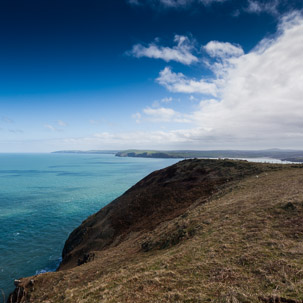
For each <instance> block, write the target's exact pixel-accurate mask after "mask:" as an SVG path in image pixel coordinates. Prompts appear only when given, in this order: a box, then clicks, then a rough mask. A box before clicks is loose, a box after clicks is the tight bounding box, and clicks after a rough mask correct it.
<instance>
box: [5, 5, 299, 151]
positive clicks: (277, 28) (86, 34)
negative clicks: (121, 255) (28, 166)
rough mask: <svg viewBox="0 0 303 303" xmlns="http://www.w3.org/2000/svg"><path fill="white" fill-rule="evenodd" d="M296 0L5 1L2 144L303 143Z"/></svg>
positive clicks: (29, 147)
mask: <svg viewBox="0 0 303 303" xmlns="http://www.w3.org/2000/svg"><path fill="white" fill-rule="evenodd" d="M302 8H303V4H302V1H296V0H292V1H290V0H289V1H282V0H272V1H261V0H241V1H236V0H115V1H112V0H104V1H99V0H86V1H67V0H60V1H59V0H52V1H51V0H45V1H40V0H39V1H38V0H28V1H21V0H9V1H8V0H7V1H1V2H0V41H1V42H0V43H1V47H0V152H49V151H54V150H60V149H83V150H87V149H126V148H142V149H146V148H153V149H218V148H220V149H221V148H225V149H248V148H272V147H280V148H303V146H302V143H301V142H303V141H302V140H301V139H302V127H303V126H302V123H301V121H303V120H302V118H303V104H302V102H303V100H302V99H303V93H302V88H301V87H302V84H301V83H302V81H303V67H302V64H303V57H302V54H303V41H302V37H303V29H302V27H303V25H302V24H303V17H302Z"/></svg>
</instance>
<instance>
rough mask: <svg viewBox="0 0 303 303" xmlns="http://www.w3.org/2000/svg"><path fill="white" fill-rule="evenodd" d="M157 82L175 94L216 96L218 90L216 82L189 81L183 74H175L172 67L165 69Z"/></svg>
mask: <svg viewBox="0 0 303 303" xmlns="http://www.w3.org/2000/svg"><path fill="white" fill-rule="evenodd" d="M156 81H157V82H158V83H159V84H161V85H163V86H164V87H166V88H167V89H168V90H169V91H171V92H175V93H191V94H192V93H200V94H205V95H212V96H216V95H217V90H218V88H217V85H216V84H215V83H214V82H210V81H206V80H199V81H197V80H195V79H189V78H187V77H185V76H184V74H182V73H174V72H173V71H172V70H171V68H170V67H165V68H164V69H163V70H162V71H161V72H160V75H159V77H158V78H157V79H156Z"/></svg>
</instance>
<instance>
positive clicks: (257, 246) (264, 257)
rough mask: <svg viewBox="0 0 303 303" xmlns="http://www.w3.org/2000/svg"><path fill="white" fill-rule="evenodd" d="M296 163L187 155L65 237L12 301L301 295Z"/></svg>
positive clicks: (300, 177)
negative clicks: (59, 252) (51, 263)
mask: <svg viewBox="0 0 303 303" xmlns="http://www.w3.org/2000/svg"><path fill="white" fill-rule="evenodd" d="M302 183H303V169H302V166H300V165H292V166H281V165H266V164H252V163H248V162H243V161H227V160H224V161H223V160H221V161H219V160H186V161H182V162H179V163H177V164H175V165H173V166H171V167H169V168H166V169H164V170H160V171H157V172H154V173H153V174H151V175H149V176H148V177H146V178H145V179H143V180H141V181H140V182H139V183H138V184H136V185H135V186H134V187H133V188H131V189H130V190H129V191H127V192H126V193H125V194H124V195H122V196H121V197H120V198H118V199H117V200H115V201H114V202H112V203H111V204H110V205H108V206H107V207H105V208H104V209H102V210H101V211H100V212H98V213H97V214H95V215H93V216H91V217H89V218H88V219H87V220H86V221H84V222H83V224H82V225H81V226H80V227H79V228H78V229H77V230H75V231H74V232H73V233H72V234H71V236H70V238H69V239H68V241H67V243H66V247H65V251H64V254H63V257H64V261H63V264H62V266H61V270H59V271H58V272H55V273H47V274H42V275H39V276H35V277H30V278H24V279H21V280H20V282H18V287H17V288H16V291H15V293H14V294H13V295H12V296H11V301H12V302H45V303H46V302H58V303H59V302H81V303H82V302H83V303H84V302H87V303H91V302H288V303H296V302H302V300H303V273H302V272H303V261H302V260H303V245H302V237H303V221H302V215H303V187H302Z"/></svg>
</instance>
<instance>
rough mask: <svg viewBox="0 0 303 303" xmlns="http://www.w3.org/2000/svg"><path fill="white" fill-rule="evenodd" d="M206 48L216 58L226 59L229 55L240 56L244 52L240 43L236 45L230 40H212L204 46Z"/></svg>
mask: <svg viewBox="0 0 303 303" xmlns="http://www.w3.org/2000/svg"><path fill="white" fill-rule="evenodd" d="M204 49H205V51H206V52H207V53H208V54H209V55H210V56H211V57H214V58H215V57H216V58H222V59H226V58H229V57H240V56H242V55H243V54H244V51H243V49H242V47H241V46H240V45H234V44H231V43H229V42H219V41H210V42H208V43H207V44H206V45H205V46H204Z"/></svg>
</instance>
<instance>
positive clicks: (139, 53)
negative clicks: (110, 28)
mask: <svg viewBox="0 0 303 303" xmlns="http://www.w3.org/2000/svg"><path fill="white" fill-rule="evenodd" d="M174 42H175V43H176V44H177V45H175V46H173V47H164V46H159V45H157V44H156V43H150V44H149V45H148V46H143V45H142V44H136V45H134V46H133V48H132V50H131V51H130V52H128V54H129V55H132V56H134V57H136V58H142V57H147V58H154V59H162V60H164V61H166V62H169V61H176V62H180V63H182V64H185V65H190V64H192V63H194V62H197V61H198V58H197V57H196V56H194V55H193V54H192V50H193V44H192V42H191V41H190V39H189V38H188V37H186V36H179V35H175V38H174Z"/></svg>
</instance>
